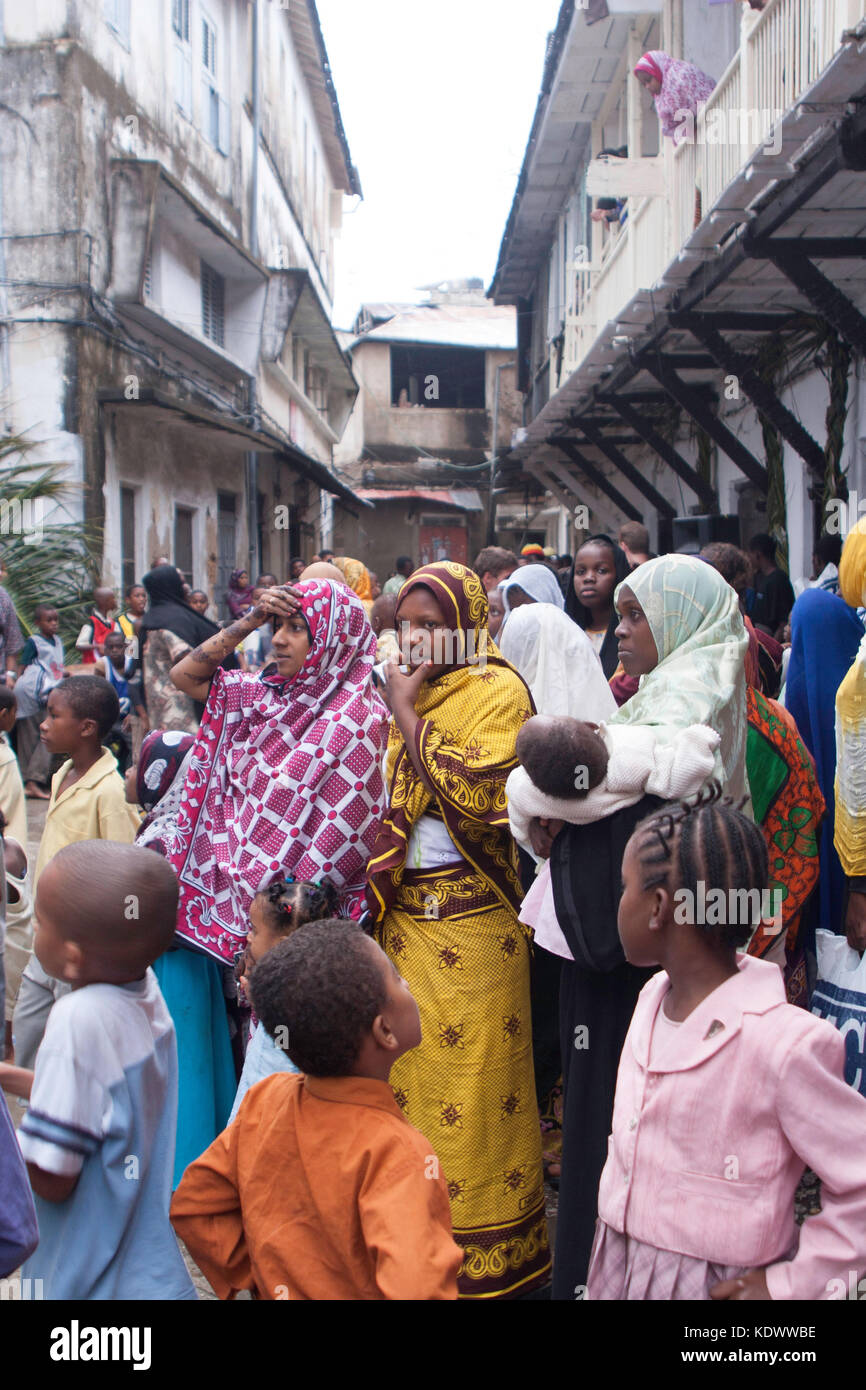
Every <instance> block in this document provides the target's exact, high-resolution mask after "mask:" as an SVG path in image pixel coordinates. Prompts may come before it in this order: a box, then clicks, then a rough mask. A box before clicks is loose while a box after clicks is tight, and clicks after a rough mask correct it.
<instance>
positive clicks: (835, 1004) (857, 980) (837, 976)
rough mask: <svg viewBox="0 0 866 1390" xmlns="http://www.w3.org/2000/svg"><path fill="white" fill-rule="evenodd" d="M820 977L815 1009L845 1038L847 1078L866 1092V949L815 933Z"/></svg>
mask: <svg viewBox="0 0 866 1390" xmlns="http://www.w3.org/2000/svg"><path fill="white" fill-rule="evenodd" d="M815 940H816V946H817V951H818V981H817V984H816V985H815V992H814V994H813V995H812V1013H813V1014H817V1015H818V1017H819V1018H826V1020H827V1022H828V1023H832V1024H833V1027H834V1028H838V1030H839V1032H840V1033H841V1034H842V1036H843V1037H844V1039H845V1080H846V1081H847V1082H848V1085H849V1086H853V1087H854V1089H855V1091H859V1092H860V1094H861V1095H863V1096H866V952H864V954H863V955H862V956H861V955H860V954H859V952H858V951H855V950H853V949H852V948H851V947H850V946H849V945H848V942H847V941H846V939H845V937H844V936H837V935H836V933H835V932H831V931H818V932H816V933H815Z"/></svg>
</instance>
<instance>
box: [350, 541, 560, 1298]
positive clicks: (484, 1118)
mask: <svg viewBox="0 0 866 1390" xmlns="http://www.w3.org/2000/svg"><path fill="white" fill-rule="evenodd" d="M397 628H398V633H399V634H400V635H401V645H402V648H403V653H404V658H405V659H406V660H407V661H408V664H409V672H408V674H406V673H403V672H401V671H400V670H398V668H397V665H396V663H390V664H389V666H388V668H387V693H388V700H389V703H390V706H391V712H392V715H393V720H392V724H391V734H390V739H389V744H388V763H387V782H388V797H389V801H388V807H387V813H386V816H385V819H384V821H383V825H382V829H381V832H380V836H379V839H378V841H377V843H376V845H375V847H374V850H373V855H372V858H371V860H370V863H369V866H368V874H369V879H368V901H369V905H370V909H371V911H372V913H373V916H374V919H375V920H376V923H377V928H376V930H377V936H378V940H379V942H380V944H381V945H382V947H383V948H384V950H385V951H386V952H387V953H388V955H389V956H390V958H391V960H392V961H393V962H394V964H395V965H396V966H397V968H398V969H399V970H400V972H401V974H402V975H403V976H404V978H405V979H406V980H407V981H408V982H409V985H410V986H411V988H412V992H413V994H414V995H415V998H416V999H417V1000H418V1004H419V1006H420V1010H421V1024H422V1032H423V1040H422V1042H421V1046H420V1047H418V1048H416V1049H415V1050H414V1051H413V1052H411V1053H409V1054H407V1056H405V1057H403V1058H401V1059H400V1061H399V1062H398V1063H397V1065H396V1066H395V1067H394V1070H393V1071H392V1073H391V1082H392V1085H393V1086H394V1091H395V1095H396V1097H397V1100H398V1102H399V1104H400V1105H401V1106H402V1107H403V1109H404V1111H405V1113H406V1115H407V1116H408V1118H409V1119H410V1120H411V1121H412V1123H413V1124H414V1125H416V1126H417V1128H418V1129H420V1130H421V1132H422V1133H423V1134H425V1135H426V1136H427V1138H428V1139H429V1141H430V1145H431V1148H432V1149H433V1150H434V1151H435V1154H436V1156H437V1158H438V1160H439V1162H441V1165H442V1171H443V1173H444V1175H445V1177H446V1179H447V1181H448V1187H449V1191H450V1194H451V1214H452V1219H453V1224H454V1238H455V1240H457V1241H458V1242H459V1243H460V1244H461V1245H462V1246H463V1248H464V1250H465V1252H466V1254H465V1259H464V1262H463V1266H462V1268H461V1271H460V1276H459V1291H460V1295H461V1297H466V1298H503V1297H514V1296H518V1295H521V1294H524V1293H528V1292H529V1291H530V1290H532V1289H534V1288H537V1287H540V1286H541V1285H543V1284H545V1283H546V1282H547V1280H548V1279H549V1277H550V1251H549V1247H548V1239H547V1225H546V1220H545V1212H544V1185H543V1173H542V1164H541V1142H540V1134H539V1124H538V1111H537V1107H536V1101H535V1081H534V1076H533V1066H532V1021H531V1018H530V1007H529V942H528V940H527V936H526V929H525V928H524V927H522V926H521V924H520V923H519V922H518V920H517V909H518V907H519V905H520V901H521V897H522V892H521V887H520V880H519V877H518V873H517V854H516V850H515V848H514V843H513V841H512V839H511V836H510V834H509V830H508V812H507V809H506V801H505V780H506V778H507V776H508V773H509V772H510V771H511V769H512V768H513V767H514V766H515V763H516V758H515V752H514V747H515V742H516V739H517V735H518V733H519V731H520V728H521V726H522V724H523V723H524V721H525V720H526V719H528V718H529V716H530V715H531V714H532V712H533V710H532V699H531V696H530V694H529V691H528V690H527V688H526V685H525V684H524V682H523V680H522V679H521V678H520V676H519V675H518V674H517V672H516V671H515V670H514V669H513V667H511V666H510V665H509V664H508V662H507V661H506V660H505V659H504V657H502V656H501V655H500V653H499V651H498V650H497V648H496V647H495V646H494V645H493V643H492V641H489V635H488V631H487V596H486V594H485V593H484V589H483V587H482V584H481V581H480V579H479V578H478V576H477V575H475V574H473V572H472V571H471V570H468V569H466V567H465V566H463V565H458V564H454V563H452V562H450V561H443V562H440V563H437V564H433V565H426V566H425V567H424V568H422V569H420V570H416V571H415V573H414V574H413V575H412V576H411V577H410V578H409V579H408V580H407V581H406V583H405V584H404V585H403V587H402V589H401V590H400V596H399V604H398V608H397Z"/></svg>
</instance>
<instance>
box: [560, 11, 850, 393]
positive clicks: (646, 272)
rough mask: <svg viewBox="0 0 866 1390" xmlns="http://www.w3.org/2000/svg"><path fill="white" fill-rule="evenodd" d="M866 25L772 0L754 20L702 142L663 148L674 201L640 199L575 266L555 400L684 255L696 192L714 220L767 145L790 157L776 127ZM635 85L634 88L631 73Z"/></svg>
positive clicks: (750, 17)
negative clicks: (610, 329)
mask: <svg viewBox="0 0 866 1390" xmlns="http://www.w3.org/2000/svg"><path fill="white" fill-rule="evenodd" d="M863 19H866V0H770V3H769V4H768V6H767V8H766V9H765V10H763V11H761V12H760V13H757V14H755V13H752V12H751V11H748V12H747V13H746V15H745V16H744V21H743V38H742V42H741V44H740V48H739V50H738V52H737V53H736V54H735V56H734V58H733V60H732V61H731V63H730V64H729V65H728V68H727V70H726V71H725V72H724V73H723V74H722V76H721V78H720V79H719V81H718V83H717V85H716V87H715V90H714V91H713V93H712V95H711V96H710V98H709V100H708V101H707V103H706V106H705V108H704V110H703V112H702V114H701V117H700V118H699V120H698V122H697V123H696V132H695V137H696V138H695V140H694V141H684V142H683V143H682V144H680V145H679V146H676V147H675V146H674V144H673V141H672V140H669V139H665V140H664V141H663V149H662V155H661V159H662V160H663V164H664V179H665V192H664V194H663V195H658V196H653V197H643V198H633V197H630V198H629V200H628V205H627V206H628V217H627V221H626V222H625V224H624V225H623V226H622V227H620V228H618V229H615V230H614V231H613V232H611V233H609V234H608V235H607V236H606V239H604V241H603V244H600V241H601V238H600V236H599V238H598V239H597V241H596V244H595V246H594V248H593V251H592V261H591V262H590V263H589V264H588V265H587V264H584V263H581V262H578V263H577V264H576V265H575V267H574V285H573V294H572V296H571V297H570V299H571V307H570V309H569V311H568V313H567V315H566V324H565V341H564V346H563V354H562V366H561V370H560V373H559V378H558V380H551V393H552V392H553V391H555V390H556V389H557V387H558V386H560V385H562V384H563V382H565V381H566V380H567V379H568V377H569V376H570V375H571V374H572V373H573V372H574V371H576V370H577V368H578V367H579V366H580V364H581V362H582V361H583V360H584V358H585V357H586V355H587V353H588V352H589V350H590V348H591V347H592V345H593V343H594V341H595V339H596V337H597V335H598V333H599V332H600V330H601V329H602V328H603V327H604V326H605V325H606V324H607V323H610V322H613V321H615V320H616V318H617V315H618V314H619V313H620V312H621V310H622V309H623V308H624V306H625V305H626V304H628V302H629V300H630V299H632V297H633V296H634V295H635V294H637V293H638V292H639V291H642V290H644V291H648V290H650V289H651V287H652V286H653V285H655V284H656V282H657V281H658V280H659V278H660V277H661V276H662V274H663V273H664V271H665V269H666V267H667V266H668V265H669V264H670V263H671V261H672V260H674V258H675V257H676V256H677V254H678V252H679V250H680V248H681V247H682V246H683V244H684V243H685V242H686V241H687V240H688V238H689V236H690V235H691V233H692V231H693V229H694V225H695V207H696V199H695V194H696V188H700V191H701V208H702V213H703V214H704V215H706V214H707V213H708V212H710V211H711V210H712V209H713V207H714V206H715V205H716V204H717V203H718V202H719V200H720V198H721V197H722V195H723V194H724V192H725V190H726V189H727V188H728V186H729V185H730V184H731V182H732V181H733V180H734V179H735V178H736V176H737V174H738V173H739V171H740V170H741V169H742V167H743V165H744V164H745V163H746V162H747V161H748V160H749V159H751V158H752V156H753V155H754V154H755V152H756V151H757V150H759V149H760V148H761V147H762V146H764V147H765V148H766V151H767V155H766V157H767V160H768V161H769V160H771V159H773V158H780V156H779V154H778V150H777V148H776V147H774V145H773V142H772V141H773V137H772V133H771V132H772V128H773V124H774V122H775V121H777V120H778V119H779V117H781V115H782V114H783V113H784V112H785V111H786V110H788V109H789V108H790V107H791V106H793V105H794V103H795V102H797V101H798V100H800V98H801V97H802V96H803V94H804V93H805V92H807V91H808V89H809V88H810V87H811V86H812V84H813V83H814V82H815V81H816V80H817V78H818V77H819V75H820V74H821V72H822V71H823V70H824V68H826V66H827V65H828V63H829V62H830V60H831V59H832V58H833V56H834V55H835V54H836V53H837V52H838V51H839V49H840V47H841V37H842V34H843V32H844V31H846V30H849V29H853V28H854V27H855V26H856V25H857V24H859V23H860V22H861V21H862V20H863ZM627 81H629V82H631V81H634V79H633V77H632V76H631V74H630V73H629V75H628V77H627ZM780 162H781V161H780Z"/></svg>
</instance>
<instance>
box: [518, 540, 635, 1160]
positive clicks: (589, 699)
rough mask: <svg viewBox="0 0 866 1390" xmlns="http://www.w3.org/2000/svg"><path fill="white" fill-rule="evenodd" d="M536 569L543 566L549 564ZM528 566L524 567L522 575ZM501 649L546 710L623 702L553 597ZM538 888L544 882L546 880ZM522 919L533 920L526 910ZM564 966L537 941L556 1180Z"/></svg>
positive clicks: (596, 717)
mask: <svg viewBox="0 0 866 1390" xmlns="http://www.w3.org/2000/svg"><path fill="white" fill-rule="evenodd" d="M527 568H529V566H527ZM534 568H539V569H540V568H541V566H535V567H534ZM525 572H526V571H525V570H518V571H517V574H516V576H515V578H517V577H519V576H520V575H521V574H525ZM499 650H500V651H501V652H502V655H503V656H504V657H505V658H506V660H507V661H510V662H511V664H512V666H514V667H516V669H517V670H518V671H519V672H520V674H521V676H522V677H523V679H524V680H525V681H526V684H527V685H528V686H529V689H530V691H531V692H532V698H533V700H534V701H535V708H536V710H537V711H538V713H539V714H545V715H553V716H555V717H561V716H569V717H571V718H573V719H586V720H589V721H590V722H592V723H594V724H600V723H603V722H604V721H606V720H608V719H609V718H610V717H611V715H613V714H615V713H616V701H615V699H614V697H613V694H612V693H611V689H610V686H609V685H608V683H607V678H606V677H605V674H604V671H603V670H602V669H601V662H600V661H599V659H598V657H597V656H596V653H595V649H594V648H593V645H592V643H591V642H590V640H589V638H588V637H587V635H586V633H585V632H584V631H583V628H581V627H578V625H577V623H575V622H573V621H572V619H571V618H569V617H568V616H567V615H566V614H565V613H564V612H562V611H561V610H560V609H559V608H556V607H555V606H554V604H553V603H545V602H540V603H538V602H536V603H523V604H521V605H519V606H518V607H516V608H514V609H512V611H511V612H510V613H509V615H508V621H507V623H506V624H505V626H504V627H503V629H502V631H501V633H500V637H499ZM518 850H519V853H520V874H521V879H522V881H523V887H524V890H528V889H529V888H530V887H531V886H532V884H533V882H534V881H535V874H536V869H537V867H538V866H537V864H536V862H535V859H534V857H533V856H532V855H530V854H529V853H528V852H527V851H526V850H525V849H523V848H522V847H521V846H519V845H518ZM542 864H543V868H542V872H543V874H544V875H545V877H547V875H548V873H549V870H548V866H547V863H546V861H542ZM548 882H549V879H548ZM538 889H539V890H540V889H541V884H539V885H538ZM536 896H537V894H536ZM521 920H523V921H527V918H525V917H524V916H523V913H522V912H521ZM527 924H528V925H531V922H528V921H527ZM560 935H561V933H560ZM547 944H553V943H552V942H551V943H547ZM560 949H561V948H560ZM566 949H567V948H566ZM561 969H562V959H561V955H560V954H554V952H553V951H550V950H547V949H545V946H544V945H542V943H541V941H538V940H537V941H536V942H535V945H534V949H533V953H532V964H531V976H530V984H531V999H532V1049H533V1056H534V1059H535V1091H536V1096H537V1099H538V1108H539V1113H540V1115H541V1128H542V1136H541V1137H542V1147H543V1151H544V1162H545V1171H546V1174H547V1177H548V1178H549V1179H552V1180H553V1181H554V1182H555V1181H556V1180H557V1178H558V1176H559V1171H560V1169H559V1159H560V1153H561V1142H562V1141H561V1133H560V1125H561V1108H562V1088H561V1085H560V1077H561V1075H562V1060H561V1055H560V1041H559V977H560V972H561Z"/></svg>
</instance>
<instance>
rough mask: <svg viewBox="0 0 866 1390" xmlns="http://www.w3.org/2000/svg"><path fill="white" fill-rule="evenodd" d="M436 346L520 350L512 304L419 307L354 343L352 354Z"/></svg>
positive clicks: (355, 340) (397, 315) (352, 344)
mask: <svg viewBox="0 0 866 1390" xmlns="http://www.w3.org/2000/svg"><path fill="white" fill-rule="evenodd" d="M369 342H378V343H434V344H440V345H441V346H443V347H477V348H486V349H495V348H499V349H501V350H502V351H504V352H511V351H513V350H514V349H515V348H516V347H517V315H516V311H515V310H514V308H513V307H512V306H511V305H510V304H502V305H496V304H490V305H486V306H483V307H482V306H481V305H479V306H478V307H477V308H476V307H474V306H470V305H462V304H419V305H417V306H415V307H414V308H411V309H406V310H404V311H402V312H400V313H398V314H395V316H394V317H393V318H392V319H389V320H388V322H387V323H383V324H380V325H379V327H378V328H373V329H372V330H371V331H370V332H369V333H364V334H362V336H361V337H359V338H355V339H353V341H352V342H351V343H350V344H349V349H350V351H353V350H354V349H355V348H356V347H359V346H360V344H361V343H369Z"/></svg>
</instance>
